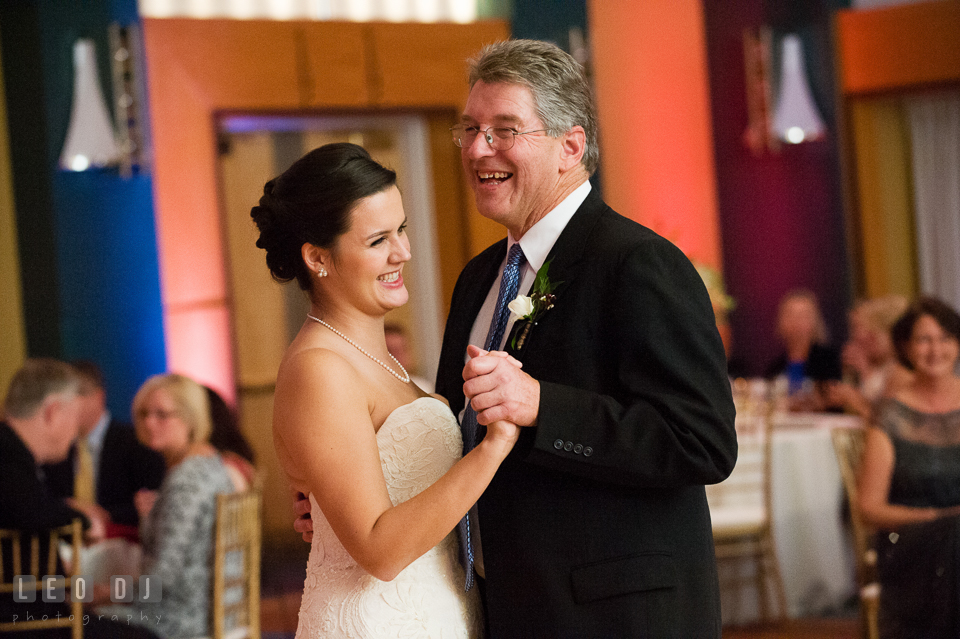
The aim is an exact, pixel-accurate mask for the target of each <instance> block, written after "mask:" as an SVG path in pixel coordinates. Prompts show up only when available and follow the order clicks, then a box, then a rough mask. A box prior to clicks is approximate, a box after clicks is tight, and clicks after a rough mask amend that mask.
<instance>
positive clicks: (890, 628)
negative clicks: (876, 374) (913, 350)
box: [877, 399, 960, 639]
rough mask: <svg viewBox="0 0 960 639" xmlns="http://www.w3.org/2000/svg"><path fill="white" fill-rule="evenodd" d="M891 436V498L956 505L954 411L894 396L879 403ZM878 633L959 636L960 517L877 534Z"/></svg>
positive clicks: (958, 442)
mask: <svg viewBox="0 0 960 639" xmlns="http://www.w3.org/2000/svg"><path fill="white" fill-rule="evenodd" d="M877 422H878V426H879V427H880V428H881V429H882V430H883V431H884V432H886V433H887V435H889V437H890V439H891V441H892V442H893V448H894V454H895V461H894V468H893V474H892V476H891V479H890V497H889V501H890V503H891V504H899V505H903V506H912V507H917V508H930V507H934V508H945V507H949V506H956V505H960V410H956V411H951V412H948V413H924V412H920V411H917V410H915V409H913V408H910V407H909V406H906V405H905V404H903V403H901V402H898V401H896V400H894V399H889V400H885V401H884V402H882V403H881V404H880V405H879V407H878V410H877ZM877 553H878V558H877V569H878V572H879V577H880V626H881V628H880V630H881V636H882V637H884V638H886V637H890V638H893V637H896V638H897V639H910V638H913V637H924V638H925V639H929V638H938V637H951V638H956V637H960V518H958V517H950V518H943V519H938V520H935V521H932V522H929V523H923V524H915V525H911V526H904V527H902V528H900V529H897V530H884V531H880V532H879V533H878V534H877Z"/></svg>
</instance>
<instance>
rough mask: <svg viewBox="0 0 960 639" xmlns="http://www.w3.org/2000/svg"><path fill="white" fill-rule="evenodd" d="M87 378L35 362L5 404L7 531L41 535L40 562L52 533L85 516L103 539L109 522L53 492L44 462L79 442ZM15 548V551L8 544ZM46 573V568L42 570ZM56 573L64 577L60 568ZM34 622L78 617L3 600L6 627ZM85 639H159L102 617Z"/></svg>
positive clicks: (88, 627) (8, 567)
mask: <svg viewBox="0 0 960 639" xmlns="http://www.w3.org/2000/svg"><path fill="white" fill-rule="evenodd" d="M80 385H81V381H80V378H79V376H78V375H77V371H76V370H75V369H74V367H72V366H70V365H69V364H67V363H65V362H61V361H58V360H55V359H50V358H35V359H29V360H27V361H26V362H25V363H24V365H23V366H22V367H21V368H20V370H19V371H17V373H16V374H15V375H14V376H13V379H12V380H11V382H10V386H9V387H8V389H7V394H6V397H5V398H4V403H3V416H4V417H3V421H0V487H2V490H0V528H8V529H13V530H19V531H22V532H24V533H27V534H29V535H32V534H38V548H39V553H40V555H39V556H40V557H46V556H47V551H48V545H49V536H48V535H46V534H44V533H45V532H46V531H48V530H50V529H52V528H56V527H59V526H64V525H67V524H69V523H70V522H71V521H73V519H74V518H76V517H80V518H82V519H84V527H85V536H86V537H87V538H88V539H89V540H91V541H96V540H98V539H100V538H102V536H103V533H104V528H105V522H104V521H102V520H101V519H100V517H99V516H98V514H97V513H96V512H95V511H94V510H92V509H89V508H86V507H83V508H82V509H80V510H78V509H76V508H74V507H73V506H74V505H76V506H78V507H79V506H80V505H78V504H75V503H74V502H72V501H71V500H64V499H63V498H62V497H58V496H56V495H53V494H51V492H50V491H49V490H48V487H47V486H46V484H45V483H44V481H43V474H42V473H41V471H40V466H39V464H54V463H57V462H60V461H62V460H64V459H65V458H66V456H67V453H68V451H69V450H70V447H71V445H72V444H73V442H74V441H75V440H76V439H77V435H78V433H79V425H80V414H81V411H82V406H81V400H80V399H79V397H78V391H79V389H80ZM29 546H30V545H29V544H23V545H22V546H21V553H22V554H21V563H20V565H21V566H29V554H28V553H29ZM8 548H9V546H8ZM41 565H44V564H41ZM41 571H42V572H43V574H46V572H45V569H43V568H41ZM3 572H4V575H6V579H8V580H9V579H10V578H11V577H12V576H14V575H16V574H18V573H16V572H14V564H13V558H12V557H11V556H10V555H9V554H5V555H4V565H3ZM53 574H60V575H63V574H64V571H63V569H62V565H60V564H59V560H58V566H57V568H56V572H55V573H53ZM28 615H29V617H32V618H33V619H41V618H42V617H43V615H47V616H48V617H50V618H54V617H57V616H58V615H59V616H68V615H70V609H69V607H67V606H66V605H65V604H63V603H53V602H45V601H43V600H42V598H41V597H38V598H37V600H36V601H34V602H33V603H16V602H15V601H14V598H13V593H5V594H4V595H3V596H2V597H0V622H5V623H10V622H14V621H17V620H26V619H27V618H28ZM83 626H84V628H83V634H84V636H85V637H87V638H88V639H157V637H156V635H155V634H154V633H152V632H150V631H149V630H145V629H142V628H140V627H137V626H131V625H129V624H125V623H123V621H122V620H121V621H119V622H116V621H110V620H107V619H98V618H97V616H96V615H93V614H90V615H85V616H84V620H83ZM18 636H22V637H25V638H29V639H35V638H39V637H66V636H69V631H68V630H37V631H27V632H25V633H24V632H21V633H18Z"/></svg>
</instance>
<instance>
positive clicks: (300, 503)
mask: <svg viewBox="0 0 960 639" xmlns="http://www.w3.org/2000/svg"><path fill="white" fill-rule="evenodd" d="M293 512H294V514H295V515H296V516H297V518H296V519H295V520H294V521H293V529H294V530H295V531H297V532H298V533H300V534H301V535H302V536H303V540H304V541H305V542H307V543H311V542H312V541H313V519H311V518H310V498H309V497H307V496H306V495H304V494H303V493H300V492H298V493H296V495H295V496H294V501H293Z"/></svg>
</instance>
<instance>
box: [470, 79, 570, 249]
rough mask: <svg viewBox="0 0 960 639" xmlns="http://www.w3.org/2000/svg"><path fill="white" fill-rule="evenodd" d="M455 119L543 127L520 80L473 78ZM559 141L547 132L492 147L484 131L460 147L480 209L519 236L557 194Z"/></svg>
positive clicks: (480, 126)
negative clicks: (503, 147) (506, 146)
mask: <svg viewBox="0 0 960 639" xmlns="http://www.w3.org/2000/svg"><path fill="white" fill-rule="evenodd" d="M460 123H461V124H463V125H464V126H471V127H477V128H478V129H480V130H481V131H484V130H486V129H487V128H489V127H508V128H511V129H514V130H515V131H518V132H523V131H535V130H538V129H543V128H544V125H543V122H541V121H540V118H539V117H538V116H537V112H536V109H535V108H534V101H533V94H532V93H531V92H530V89H529V88H527V87H525V86H523V85H520V84H509V83H505V82H497V83H491V84H487V83H485V82H483V81H479V82H477V83H476V84H475V85H474V86H473V88H472V89H471V90H470V96H469V98H467V105H466V107H465V108H464V110H463V115H462V116H461V118H460ZM561 146H562V142H561V140H560V139H559V138H554V137H551V136H550V135H548V134H547V133H545V132H544V133H531V134H530V135H519V136H516V137H515V140H514V144H513V147H512V148H510V149H507V150H506V151H497V150H496V149H494V148H493V147H492V146H490V144H488V143H487V140H486V138H485V136H484V135H483V134H480V135H478V136H477V137H476V139H475V140H474V141H473V144H471V145H469V146H465V147H463V148H462V149H461V153H460V155H461V159H462V161H463V169H464V171H465V173H466V176H467V181H468V182H469V184H470V187H471V188H472V189H473V192H474V195H475V196H476V202H477V208H478V209H479V211H480V213H481V214H482V215H483V216H484V217H487V218H489V219H491V220H494V221H495V222H499V223H500V224H502V225H503V226H506V227H507V228H508V229H510V230H511V232H512V233H513V235H514V238H517V239H519V236H520V235H522V233H523V232H525V231H526V229H528V228H529V227H530V226H532V225H533V223H534V222H536V221H537V220H539V219H540V218H542V217H543V216H544V215H546V214H547V213H549V212H550V211H551V210H552V209H553V208H554V207H555V206H556V205H557V204H558V203H559V201H560V200H561V199H562V197H560V196H561V195H565V193H563V194H562V193H561V192H562V191H563V186H562V180H561V155H562V148H561Z"/></svg>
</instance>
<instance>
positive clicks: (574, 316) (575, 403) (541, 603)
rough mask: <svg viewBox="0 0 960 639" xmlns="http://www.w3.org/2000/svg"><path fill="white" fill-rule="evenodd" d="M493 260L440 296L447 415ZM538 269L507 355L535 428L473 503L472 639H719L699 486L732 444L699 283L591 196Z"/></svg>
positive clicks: (680, 259)
mask: <svg viewBox="0 0 960 639" xmlns="http://www.w3.org/2000/svg"><path fill="white" fill-rule="evenodd" d="M505 253H506V241H505V240H503V241H501V242H499V243H497V244H495V245H493V246H492V247H490V248H489V249H487V250H486V251H484V252H483V253H481V254H480V255H479V256H477V257H476V258H474V259H473V260H472V261H471V262H470V263H469V264H468V265H467V267H466V268H465V269H464V271H463V273H462V274H461V276H460V278H459V280H458V282H457V286H456V288H455V290H454V294H453V300H452V303H451V308H450V315H449V317H448V320H447V326H446V331H445V333H444V340H443V350H442V353H441V359H440V366H439V370H438V375H437V390H438V392H440V393H441V394H443V395H444V396H445V397H446V398H447V399H448V400H449V402H450V405H451V408H452V409H453V411H454V412H458V411H460V410H461V409H462V408H463V405H464V395H463V386H462V385H463V380H462V376H461V375H462V369H463V365H464V357H465V355H464V354H465V350H466V347H467V344H468V341H469V335H470V330H471V327H472V325H473V323H474V320H475V318H476V316H477V313H478V312H479V310H480V307H481V306H482V304H483V300H484V298H485V296H486V294H487V291H488V290H489V289H490V286H491V285H492V283H493V281H494V280H495V279H496V276H497V273H498V270H499V267H500V264H501V262H502V260H503V258H504V255H505ZM548 259H552V260H553V261H552V263H551V265H550V269H549V277H550V280H551V281H553V282H562V284H560V285H559V286H558V287H557V289H556V291H555V294H556V302H555V307H554V308H552V309H551V310H549V311H546V312H545V313H544V314H543V315H542V316H541V317H540V318H539V319H538V320H537V323H536V324H535V325H534V326H532V327H530V330H529V332H528V334H527V336H526V338H525V340H524V343H523V345H522V348H520V349H519V350H517V351H514V350H511V349H509V344H510V341H511V340H510V339H508V340H507V344H508V347H507V348H508V350H510V352H511V353H512V354H513V355H514V356H515V357H517V359H519V360H520V361H522V362H523V370H524V371H525V372H526V373H528V374H530V375H531V376H533V377H534V378H535V379H537V380H538V381H539V382H540V410H539V418H538V423H537V425H536V426H535V427H533V428H526V429H524V431H523V433H522V435H521V438H520V440H519V442H518V443H517V446H516V447H515V448H514V450H513V452H511V454H510V455H509V457H508V458H507V459H506V460H505V461H504V463H503V465H502V466H501V468H500V470H499V472H498V473H497V475H496V477H495V478H494V479H493V481H492V482H491V484H490V486H489V487H488V489H487V490H486V492H485V493H484V494H483V496H482V497H481V499H480V502H479V505H478V512H479V524H480V532H481V538H482V542H483V556H484V566H485V571H486V595H487V596H486V601H487V616H488V622H489V629H490V634H491V636H492V637H494V638H500V637H658V638H659V637H694V636H695V637H712V636H716V637H719V636H720V600H719V589H718V586H717V574H716V565H715V558H714V550H713V537H712V533H711V527H710V514H709V510H708V508H707V502H706V497H705V494H704V489H703V486H704V484H710V483H715V482H719V481H722V480H723V479H724V478H726V477H727V475H728V474H729V473H730V471H731V470H732V469H733V466H734V463H735V461H736V451H737V444H736V434H735V430H734V408H733V401H732V398H731V394H730V384H729V381H728V378H727V374H726V361H725V357H724V351H723V345H722V343H721V341H720V337H719V334H718V332H717V330H716V325H715V323H714V317H713V313H712V309H711V305H710V300H709V297H708V295H707V292H706V289H705V287H704V285H703V282H702V281H701V279H700V277H699V275H698V274H697V272H696V270H695V269H694V268H693V266H692V265H691V264H690V262H689V261H688V260H687V258H686V257H685V256H684V255H683V254H682V253H681V252H680V250H679V249H677V248H676V247H675V246H674V245H672V244H671V243H669V242H667V241H666V240H665V239H663V238H662V237H660V236H658V235H657V234H655V233H654V232H652V231H651V230H649V229H647V228H645V227H643V226H641V225H639V224H637V223H635V222H633V221H631V220H628V219H627V218H624V217H622V216H620V215H619V214H617V213H616V212H614V211H613V210H612V209H610V208H609V207H608V206H606V204H604V203H603V201H602V200H601V199H600V197H599V196H598V195H597V194H596V191H592V192H591V193H590V195H589V196H588V197H587V199H586V200H585V201H584V203H583V204H582V205H581V207H580V209H579V210H578V211H577V213H576V214H575V215H574V216H573V218H572V219H571V220H570V222H569V224H568V225H567V227H566V229H565V230H564V231H563V233H562V234H561V235H560V237H559V239H558V240H557V242H556V244H555V245H554V247H553V249H552V251H551V253H550V256H549V257H548ZM518 324H520V323H519V322H518ZM522 328H523V327H522V325H519V326H515V327H514V334H516V333H517V331H519V330H521V329H522Z"/></svg>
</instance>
